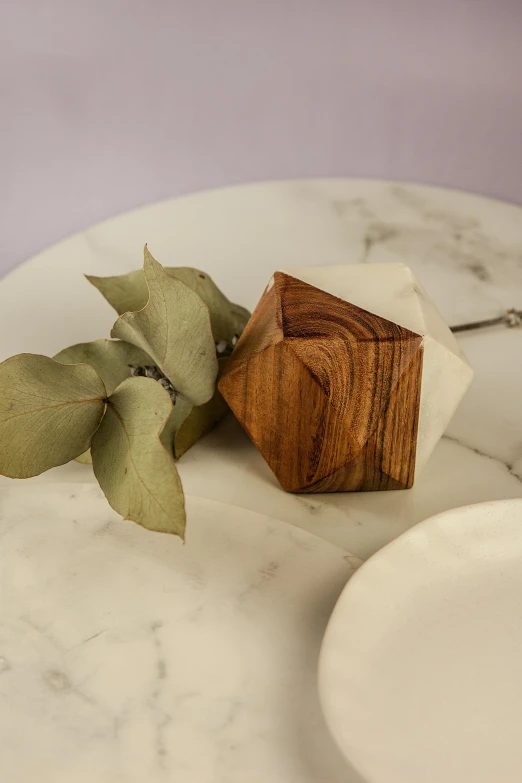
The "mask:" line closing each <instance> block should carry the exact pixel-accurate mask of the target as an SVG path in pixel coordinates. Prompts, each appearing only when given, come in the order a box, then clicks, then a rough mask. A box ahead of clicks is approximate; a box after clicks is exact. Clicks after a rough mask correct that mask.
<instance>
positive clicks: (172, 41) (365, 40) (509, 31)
mask: <svg viewBox="0 0 522 783" xmlns="http://www.w3.org/2000/svg"><path fill="white" fill-rule="evenodd" d="M521 41H522V2H521V0H438V2H432V1H431V0H430V1H428V0H417V1H416V2H415V1H414V0H367V2H363V0H360V1H359V2H356V1H355V0H353V1H350V0H344V1H343V0H300V1H299V2H298V0H293V1H291V0H257V1H254V0H142V1H141V2H138V1H137V0H45V2H44V1H43V0H4V2H2V3H0V90H1V104H0V105H1V112H2V121H1V124H0V156H1V160H0V172H1V177H0V225H1V231H0V273H2V272H3V271H6V270H7V269H8V268H10V267H12V266H14V265H15V264H16V263H19V262H20V261H22V260H24V259H25V258H26V257H28V256H29V255H31V254H33V253H35V252H36V251H38V250H40V249H42V248H43V247H45V246H47V245H48V244H50V243H53V242H55V241H57V240H58V239H60V238H62V237H63V236H65V235H66V234H69V233H71V232H74V231H77V230H80V229H82V228H84V227H86V226H88V225H89V224H92V223H93V222H95V221H98V220H100V219H103V218H105V217H108V216H110V215H112V214H115V213H118V212H121V211H124V210H126V209H128V208H131V207H134V206H137V205H140V204H144V203H147V202H150V201H154V200H157V199H162V198H166V197H169V196H173V195H178V194H182V193H187V192H190V191H194V190H199V189H203V188H208V187H216V186H219V185H224V184H231V183H237V182H244V181H249V180H259V179H272V178H288V177H304V176H306V177H312V176H352V175H357V176H371V177H384V178H398V179H411V180H418V181H421V182H427V183H433V184H441V185H450V186H454V187H458V188H463V189H468V190H473V191H477V192H481V193H484V194H488V195H493V196H499V197H501V198H506V199H510V200H514V201H517V202H519V203H522V89H521V84H522V44H521Z"/></svg>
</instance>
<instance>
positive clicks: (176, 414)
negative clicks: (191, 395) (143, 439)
mask: <svg viewBox="0 0 522 783" xmlns="http://www.w3.org/2000/svg"><path fill="white" fill-rule="evenodd" d="M193 408H194V406H193V405H192V403H191V402H188V400H185V399H183V397H178V399H177V400H176V404H175V405H174V407H173V408H172V411H171V413H170V416H169V418H168V419H167V423H166V424H165V426H164V428H163V432H162V433H161V435H160V440H161V442H162V443H163V445H164V446H165V448H166V449H167V451H168V452H169V453H170V454H172V456H173V457H174V459H177V455H176V453H175V448H174V441H175V438H176V433H177V432H178V430H179V428H180V427H181V426H182V424H183V422H184V421H185V419H186V418H187V416H189V415H190V412H191V410H192V409H193Z"/></svg>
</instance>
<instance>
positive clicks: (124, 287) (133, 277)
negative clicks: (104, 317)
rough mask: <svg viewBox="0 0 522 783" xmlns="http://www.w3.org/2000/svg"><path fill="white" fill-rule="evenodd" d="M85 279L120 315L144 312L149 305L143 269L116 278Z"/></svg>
mask: <svg viewBox="0 0 522 783" xmlns="http://www.w3.org/2000/svg"><path fill="white" fill-rule="evenodd" d="M85 277H86V278H87V280H88V281H89V283H92V285H93V286H94V287H95V288H97V289H98V291H99V292H100V293H101V295H102V296H104V297H105V299H106V300H107V301H108V303H109V304H110V305H112V307H114V309H115V310H116V312H117V313H118V315H123V313H132V312H136V311H137V310H142V309H143V308H144V307H145V305H146V304H147V299H148V295H149V292H148V289H147V283H146V281H145V275H144V274H143V269H137V270H136V271H134V272H129V273H128V274H126V275H116V276H115V277H96V276H94V275H85Z"/></svg>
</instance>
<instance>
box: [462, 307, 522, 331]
mask: <svg viewBox="0 0 522 783" xmlns="http://www.w3.org/2000/svg"><path fill="white" fill-rule="evenodd" d="M501 324H504V325H505V326H509V327H510V328H513V327H515V326H522V310H515V309H514V308H512V309H511V310H506V312H505V313H504V314H503V315H499V316H498V317H497V318H486V319H485V320H484V321H473V322H472V323H469V324H459V325H458V326H451V327H450V329H451V331H452V332H455V333H457V332H469V331H471V330H472V329H484V328H486V327H488V326H500V325H501Z"/></svg>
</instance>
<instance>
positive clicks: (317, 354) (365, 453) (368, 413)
mask: <svg viewBox="0 0 522 783" xmlns="http://www.w3.org/2000/svg"><path fill="white" fill-rule="evenodd" d="M390 268H391V269H390ZM379 269H380V271H381V274H380V276H379V275H378V272H379ZM391 272H392V273H393V274H392V275H391V278H392V280H393V285H391V284H390V285H387V278H388V277H390V273H391ZM372 278H374V279H372ZM379 278H380V279H379ZM397 278H398V279H397ZM389 282H391V281H389ZM383 284H384V286H383ZM372 285H373V287H374V300H375V301H374V302H373V305H372V302H371V301H370V299H371V297H370V294H371V289H372ZM334 291H335V292H338V295H336V294H335V293H334ZM420 297H423V299H424V301H425V302H426V303H427V305H429V308H428V309H429V312H428V315H429V317H430V318H431V319H432V320H433V319H434V314H435V316H436V317H435V322H436V327H437V328H436V329H435V331H438V332H440V333H443V332H444V330H447V332H448V333H449V336H450V341H448V337H447V335H446V334H445V333H444V335H443V336H444V339H445V341H446V343H448V345H449V346H450V347H448V346H446V345H441V344H440V342H438V341H437V339H435V338H434V337H432V336H430V335H429V334H428V332H429V330H428V328H427V325H426V321H427V318H426V313H424V312H423V308H422V306H421V305H420V304H419V298H420ZM394 299H395V300H396V307H395V310H394V308H393V307H391V306H390V304H391V302H392V300H394ZM361 302H362V304H364V305H366V306H364V307H363V306H361ZM368 305H371V309H369V307H368ZM425 309H426V308H425ZM383 310H384V311H385V312H384V314H383V312H382V311H383ZM394 312H395V313H396V317H393V318H390V317H389V315H392V316H393V314H394ZM386 316H388V317H386ZM412 327H413V328H412ZM439 339H440V335H439ZM451 340H453V342H454V343H455V345H454V346H453V344H452V343H451ZM434 346H436V347H434ZM455 348H456V350H455ZM441 352H442V353H441ZM446 354H448V355H449V354H451V356H452V357H453V359H448V356H447V355H446ZM426 359H429V360H430V363H431V365H433V366H430V371H429V372H428V375H427V378H428V381H427V382H426ZM441 363H442V364H444V365H447V366H446V367H441V366H440V365H441ZM448 368H449V374H448V373H447V372H446V371H447V370H448ZM434 369H435V372H434ZM445 372H446V374H445ZM444 378H445V379H446V383H445V382H444ZM470 379H471V368H469V365H468V364H467V363H466V361H465V359H464V358H463V356H462V354H460V351H459V349H458V346H457V344H456V342H455V341H454V338H453V335H451V332H450V331H449V329H448V327H447V326H446V324H445V323H444V321H443V320H442V318H441V316H440V315H439V314H438V313H437V311H436V310H435V308H434V306H433V304H432V303H431V302H430V301H429V300H428V299H427V297H426V295H425V293H424V292H423V290H422V289H421V287H420V285H419V284H418V283H417V281H415V278H414V277H413V275H412V273H411V271H410V270H409V269H408V268H407V267H405V266H403V265H402V264H387V265H370V266H364V267H357V266H354V267H350V266H343V267H313V268H311V269H301V270H294V271H293V272H292V273H285V272H276V273H275V275H274V277H273V278H272V280H271V281H270V283H269V285H268V287H267V289H266V291H265V293H264V294H263V296H262V298H261V300H260V302H259V304H258V305H257V307H256V309H255V311H254V313H253V315H252V318H251V319H250V321H249V323H248V325H247V327H246V329H245V331H244V332H243V334H242V336H241V338H240V340H239V342H238V344H237V346H236V349H235V351H234V353H233V354H232V357H231V359H230V360H229V362H228V364H227V365H226V367H225V369H224V372H223V375H222V377H221V380H220V382H219V389H220V391H221V393H222V395H223V397H224V398H225V400H226V401H227V403H228V404H229V406H230V407H231V409H232V411H233V412H234V414H235V416H236V417H237V419H238V420H239V421H240V422H241V424H242V425H243V427H244V428H245V430H246V432H247V433H248V435H249V436H250V438H251V439H252V441H253V442H254V443H255V445H256V446H257V448H258V449H259V451H260V452H261V454H262V455H263V457H264V458H265V460H266V461H267V463H268V465H269V466H270V468H271V469H272V470H273V472H274V473H275V475H276V477H277V478H278V480H279V482H280V484H281V485H282V487H283V488H284V489H286V490H288V491H291V492H336V491H347V490H350V491H369V490H386V489H407V488H409V487H411V486H412V485H413V482H414V478H415V472H416V469H417V470H418V468H419V450H420V451H421V459H422V461H423V462H425V461H426V459H427V456H429V453H431V451H432V450H433V448H434V446H435V444H436V442H437V441H438V439H439V438H440V435H441V434H442V432H443V430H444V428H445V426H446V424H447V421H449V417H450V416H451V414H452V413H453V411H454V409H455V408H456V405H457V404H458V401H459V400H460V398H461V396H462V394H463V393H464V391H465V388H466V387H467V385H468V384H469V381H470ZM441 384H442V385H441ZM448 386H449V387H450V393H448V388H447V387H448ZM434 395H435V396H434ZM423 397H424V400H423ZM436 398H439V403H440V405H438V406H437V405H434V401H435V402H436ZM423 402H424V406H423ZM423 407H424V410H423ZM426 413H428V414H429V415H428V416H426ZM423 414H424V416H423ZM441 427H442V429H441ZM419 428H420V429H421V430H422V433H420V430H419ZM419 433H420V434H422V436H423V437H422V438H420V437H419ZM418 445H419V447H420V448H418Z"/></svg>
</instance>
